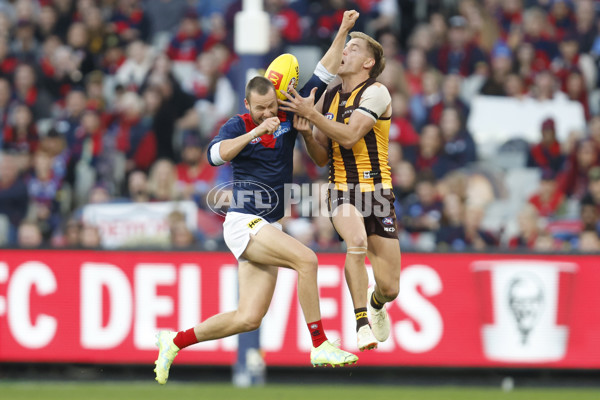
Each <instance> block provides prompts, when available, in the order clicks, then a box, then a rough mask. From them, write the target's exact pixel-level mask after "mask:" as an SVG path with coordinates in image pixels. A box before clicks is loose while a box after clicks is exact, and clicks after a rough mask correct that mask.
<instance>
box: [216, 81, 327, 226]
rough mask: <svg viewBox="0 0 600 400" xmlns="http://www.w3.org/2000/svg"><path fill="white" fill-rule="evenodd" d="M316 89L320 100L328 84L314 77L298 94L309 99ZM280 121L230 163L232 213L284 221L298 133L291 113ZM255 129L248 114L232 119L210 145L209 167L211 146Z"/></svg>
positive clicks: (280, 116) (284, 113)
mask: <svg viewBox="0 0 600 400" xmlns="http://www.w3.org/2000/svg"><path fill="white" fill-rule="evenodd" d="M314 87H316V88H317V93H316V95H315V99H318V98H319V97H320V96H321V94H323V92H324V91H325V89H326V87H327V84H326V83H325V82H323V81H321V79H319V78H318V77H317V76H316V75H313V76H312V77H311V78H310V80H309V81H308V82H307V83H306V84H305V85H304V87H302V89H300V92H299V93H300V95H301V96H303V97H305V96H308V95H309V94H310V91H311V90H312V89H313V88H314ZM277 117H279V120H280V121H281V123H280V125H279V127H278V128H277V130H276V131H275V132H274V133H273V135H263V136H261V137H258V138H256V139H254V140H252V141H251V142H250V143H249V144H248V145H247V146H246V147H244V148H243V149H242V151H240V153H239V154H238V155H237V156H235V158H233V160H231V166H232V167H233V181H234V182H233V200H232V203H231V206H230V207H229V211H235V212H240V213H245V214H254V215H258V216H261V217H263V218H264V219H266V220H267V221H268V222H274V221H278V220H279V219H281V218H282V217H283V214H284V211H285V210H284V203H285V199H284V185H285V184H286V183H291V182H292V168H293V166H294V160H293V159H294V157H293V152H294V144H295V142H296V137H297V136H298V131H297V130H296V129H294V127H293V114H292V113H289V112H284V111H279V113H278V114H277ZM256 126H257V125H256V124H255V123H254V122H253V121H252V118H251V116H250V114H248V113H246V114H243V115H236V116H235V117H232V118H230V119H229V121H227V122H226V123H225V124H224V125H223V126H222V127H221V129H220V130H219V134H218V135H217V136H215V138H214V139H213V140H212V142H210V144H209V145H208V149H207V153H208V161H209V162H210V164H211V165H213V166H215V163H214V161H213V160H212V158H211V155H210V153H211V152H210V150H211V148H212V146H214V145H215V144H216V143H219V142H220V141H222V140H226V139H234V138H236V137H238V136H240V135H244V134H246V133H248V132H250V131H251V130H252V129H254V128H255V127H256Z"/></svg>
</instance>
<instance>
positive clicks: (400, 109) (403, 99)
mask: <svg viewBox="0 0 600 400" xmlns="http://www.w3.org/2000/svg"><path fill="white" fill-rule="evenodd" d="M390 141H394V142H398V143H400V144H401V145H402V146H411V145H416V144H417V143H418V142H419V134H418V133H417V132H416V131H415V128H414V127H413V125H412V123H411V121H410V113H409V108H408V96H406V95H405V94H404V93H401V92H395V93H392V121H391V126H390Z"/></svg>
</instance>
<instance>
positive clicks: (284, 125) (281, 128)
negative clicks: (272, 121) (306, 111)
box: [273, 121, 292, 138]
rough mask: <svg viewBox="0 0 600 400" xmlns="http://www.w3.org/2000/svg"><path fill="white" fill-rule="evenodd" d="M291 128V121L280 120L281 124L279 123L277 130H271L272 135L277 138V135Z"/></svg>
mask: <svg viewBox="0 0 600 400" xmlns="http://www.w3.org/2000/svg"><path fill="white" fill-rule="evenodd" d="M291 130H292V123H291V122H290V121H286V122H282V123H281V124H279V127H278V128H277V130H276V131H275V132H273V137H274V138H278V137H279V136H281V135H283V134H284V133H288V132H289V131H291Z"/></svg>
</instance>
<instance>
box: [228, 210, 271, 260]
mask: <svg viewBox="0 0 600 400" xmlns="http://www.w3.org/2000/svg"><path fill="white" fill-rule="evenodd" d="M268 224H269V222H268V221H267V220H265V219H263V218H261V217H259V216H256V215H254V214H244V213H238V212H228V213H227V215H226V216H225V222H223V238H224V239H225V244H226V245H227V247H229V250H231V252H232V253H233V255H234V256H235V258H237V259H238V261H240V262H242V261H247V260H246V259H245V258H244V257H242V253H243V252H244V251H245V250H246V247H248V243H249V242H250V235H256V234H257V233H258V231H260V230H261V229H262V227H263V226H265V225H268ZM270 224H271V225H272V226H274V227H275V228H277V229H279V230H282V227H281V224H280V223H279V222H272V223H270Z"/></svg>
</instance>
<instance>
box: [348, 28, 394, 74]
mask: <svg viewBox="0 0 600 400" xmlns="http://www.w3.org/2000/svg"><path fill="white" fill-rule="evenodd" d="M350 37H351V38H352V39H362V40H364V41H365V42H367V48H368V49H369V52H371V54H372V55H373V59H374V60H375V64H374V65H373V68H371V70H370V71H369V78H377V77H378V76H379V75H381V73H382V72H383V69H384V68H385V57H384V56H383V47H381V44H380V43H379V42H378V41H377V40H375V39H373V38H372V37H371V36H369V35H367V34H366V33H362V32H350Z"/></svg>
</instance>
